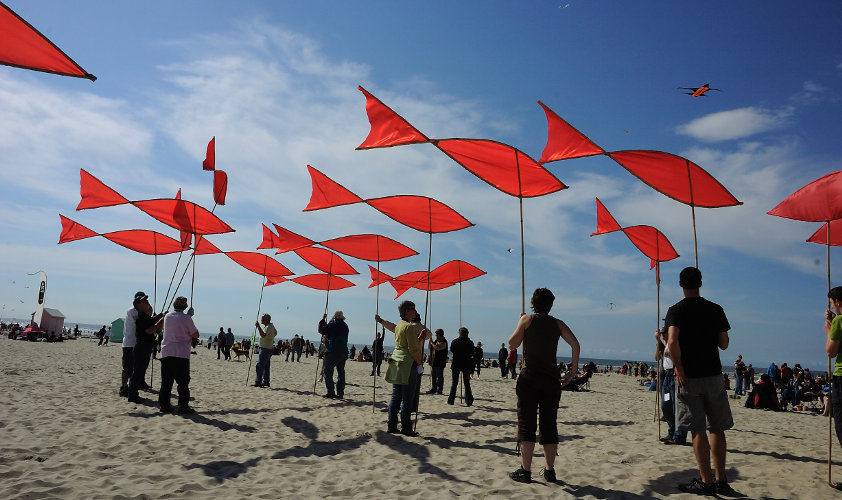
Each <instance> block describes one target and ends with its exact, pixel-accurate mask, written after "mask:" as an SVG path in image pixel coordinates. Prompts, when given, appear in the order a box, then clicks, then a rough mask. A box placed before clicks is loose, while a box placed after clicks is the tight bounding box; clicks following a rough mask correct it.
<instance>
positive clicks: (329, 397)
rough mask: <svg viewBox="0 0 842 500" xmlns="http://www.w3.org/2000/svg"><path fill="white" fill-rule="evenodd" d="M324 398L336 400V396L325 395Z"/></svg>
mask: <svg viewBox="0 0 842 500" xmlns="http://www.w3.org/2000/svg"><path fill="white" fill-rule="evenodd" d="M322 397H323V398H327V399H336V394H325V395H324V396H322Z"/></svg>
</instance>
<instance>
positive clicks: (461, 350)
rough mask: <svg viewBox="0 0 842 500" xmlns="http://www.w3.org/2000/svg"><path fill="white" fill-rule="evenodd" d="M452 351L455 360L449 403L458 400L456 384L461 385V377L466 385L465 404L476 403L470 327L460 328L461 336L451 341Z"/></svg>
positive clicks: (451, 365)
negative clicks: (472, 378) (472, 379)
mask: <svg viewBox="0 0 842 500" xmlns="http://www.w3.org/2000/svg"><path fill="white" fill-rule="evenodd" d="M450 352H452V353H453V361H452V362H451V363H450V372H451V375H452V376H453V380H451V382H450V395H449V396H448V397H447V404H449V405H452V404H453V402H454V401H455V400H456V386H457V385H459V377H460V375H461V377H462V383H463V385H464V386H465V404H466V405H468V406H471V405H472V404H474V394H473V392H472V391H471V373H473V371H474V341H473V340H471V339H469V338H468V329H467V328H465V327H464V326H463V327H462V328H460V329H459V336H458V337H457V338H455V339H453V341H452V342H451V343H450Z"/></svg>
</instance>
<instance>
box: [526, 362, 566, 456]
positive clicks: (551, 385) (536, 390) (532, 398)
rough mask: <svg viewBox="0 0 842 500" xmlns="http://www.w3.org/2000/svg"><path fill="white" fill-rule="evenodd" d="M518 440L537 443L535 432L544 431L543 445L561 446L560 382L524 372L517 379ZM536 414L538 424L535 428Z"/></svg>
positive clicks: (541, 438) (553, 378)
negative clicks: (558, 423)
mask: <svg viewBox="0 0 842 500" xmlns="http://www.w3.org/2000/svg"><path fill="white" fill-rule="evenodd" d="M515 391H516V393H517V438H518V441H526V442H530V443H534V442H536V439H535V431H536V430H537V429H540V430H541V437H540V439H539V440H538V442H540V444H558V425H556V419H557V417H558V403H559V401H560V400H561V381H560V380H559V379H558V378H555V377H548V376H546V375H533V374H531V373H529V370H522V371H521V372H520V376H519V377H518V379H517V387H516V389H515ZM536 414H537V417H538V418H537V420H538V422H537V425H536V422H535V420H536Z"/></svg>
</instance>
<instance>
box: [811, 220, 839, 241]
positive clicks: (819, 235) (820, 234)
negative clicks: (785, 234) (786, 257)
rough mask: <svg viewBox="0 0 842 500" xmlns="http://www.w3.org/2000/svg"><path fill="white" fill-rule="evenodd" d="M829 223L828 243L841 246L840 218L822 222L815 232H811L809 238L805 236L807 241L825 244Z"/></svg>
mask: <svg viewBox="0 0 842 500" xmlns="http://www.w3.org/2000/svg"><path fill="white" fill-rule="evenodd" d="M828 224H830V245H831V246H835V247H840V246H842V219H835V220H832V221H830V222H825V223H824V224H822V227H820V228H819V229H818V230H816V232H815V233H813V234H812V235H811V236H810V237H809V238H807V242H809V243H820V244H822V245H827V244H828V240H827V225H828Z"/></svg>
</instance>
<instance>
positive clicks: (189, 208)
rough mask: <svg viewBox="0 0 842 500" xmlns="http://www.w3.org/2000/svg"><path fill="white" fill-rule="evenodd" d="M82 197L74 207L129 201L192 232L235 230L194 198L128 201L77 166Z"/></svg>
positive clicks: (153, 215)
mask: <svg viewBox="0 0 842 500" xmlns="http://www.w3.org/2000/svg"><path fill="white" fill-rule="evenodd" d="M80 176H81V182H80V185H81V189H80V193H81V195H82V199H81V200H80V201H79V205H78V206H77V207H76V210H85V209H89V208H100V207H109V206H116V205H123V204H127V203H128V204H132V205H134V206H136V207H137V208H139V209H140V210H142V211H144V212H146V213H147V214H149V215H151V216H152V217H154V218H156V219H158V220H159V221H161V222H163V223H164V224H166V225H168V226H170V227H173V228H175V229H178V230H179V231H183V232H185V233H191V234H217V233H228V232H231V231H234V230H233V229H232V228H231V226H229V225H228V224H226V223H225V222H223V221H222V220H221V219H220V218H219V217H217V216H215V215H213V213H211V212H210V211H209V210H208V209H206V208H204V207H201V206H199V205H196V204H195V203H193V202H190V201H186V200H182V199H180V198H173V199H155V200H141V201H129V200H127V199H126V198H124V197H123V196H122V195H121V194H119V193H117V192H116V191H114V190H113V189H111V188H110V187H108V186H106V185H105V184H103V183H102V181H100V180H99V179H97V178H96V177H94V176H92V175H91V174H89V173H88V172H86V171H85V170H80Z"/></svg>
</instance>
